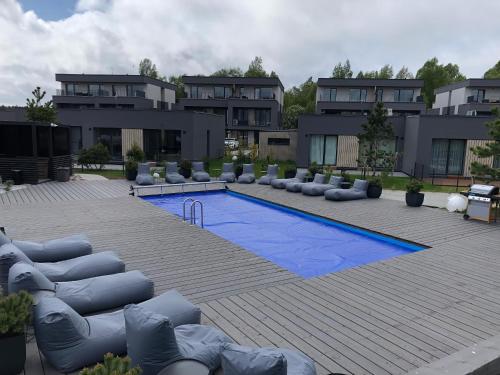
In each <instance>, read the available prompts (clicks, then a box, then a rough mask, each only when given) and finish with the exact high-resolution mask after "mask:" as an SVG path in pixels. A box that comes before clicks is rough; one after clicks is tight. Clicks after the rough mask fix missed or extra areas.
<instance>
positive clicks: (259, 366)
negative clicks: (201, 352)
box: [221, 344, 316, 375]
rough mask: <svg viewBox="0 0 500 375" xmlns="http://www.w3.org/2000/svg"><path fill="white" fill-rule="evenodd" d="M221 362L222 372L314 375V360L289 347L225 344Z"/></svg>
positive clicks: (253, 374) (265, 374)
mask: <svg viewBox="0 0 500 375" xmlns="http://www.w3.org/2000/svg"><path fill="white" fill-rule="evenodd" d="M221 364H222V370H223V372H224V374H238V375H268V374H272V375H316V368H315V366H314V362H313V361H312V360H311V359H310V358H309V357H307V356H306V355H304V354H302V353H300V352H296V351H293V350H290V349H281V348H249V347H245V346H240V345H235V344H225V345H224V347H223V350H222V353H221Z"/></svg>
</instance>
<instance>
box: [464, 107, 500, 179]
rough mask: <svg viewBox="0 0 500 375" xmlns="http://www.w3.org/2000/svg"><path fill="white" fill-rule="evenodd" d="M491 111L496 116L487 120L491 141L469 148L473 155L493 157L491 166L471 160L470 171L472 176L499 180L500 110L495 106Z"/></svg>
mask: <svg viewBox="0 0 500 375" xmlns="http://www.w3.org/2000/svg"><path fill="white" fill-rule="evenodd" d="M493 113H494V114H495V115H496V118H495V119H494V120H492V121H489V122H487V123H486V124H485V125H486V126H487V127H488V133H489V135H490V137H491V138H492V142H490V143H488V144H487V145H486V146H477V147H473V148H471V150H472V152H473V153H474V155H476V156H478V157H480V158H491V157H492V158H493V166H490V165H487V164H483V163H480V162H477V161H475V162H472V164H471V172H472V175H473V176H477V177H481V178H483V179H485V180H486V181H499V180H500V111H499V110H498V108H495V109H494V111H493Z"/></svg>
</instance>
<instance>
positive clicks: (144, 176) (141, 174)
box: [135, 163, 155, 185]
mask: <svg viewBox="0 0 500 375" xmlns="http://www.w3.org/2000/svg"><path fill="white" fill-rule="evenodd" d="M135 183H136V184H137V185H154V183H155V180H154V178H153V176H151V170H150V169H149V164H148V163H139V166H138V167H137V177H136V178H135Z"/></svg>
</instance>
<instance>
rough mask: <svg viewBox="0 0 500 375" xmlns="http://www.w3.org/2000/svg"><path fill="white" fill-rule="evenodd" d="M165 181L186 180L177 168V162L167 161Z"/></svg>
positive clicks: (178, 182) (173, 182)
mask: <svg viewBox="0 0 500 375" xmlns="http://www.w3.org/2000/svg"><path fill="white" fill-rule="evenodd" d="M165 182H168V183H169V184H183V183H185V182H186V180H185V179H184V176H183V175H181V174H179V172H178V170H177V162H175V161H173V162H167V163H166V166H165Z"/></svg>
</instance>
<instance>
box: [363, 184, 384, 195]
mask: <svg viewBox="0 0 500 375" xmlns="http://www.w3.org/2000/svg"><path fill="white" fill-rule="evenodd" d="M366 195H367V196H368V198H380V196H381V195H382V186H378V185H372V184H370V185H368V190H367V191H366Z"/></svg>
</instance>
